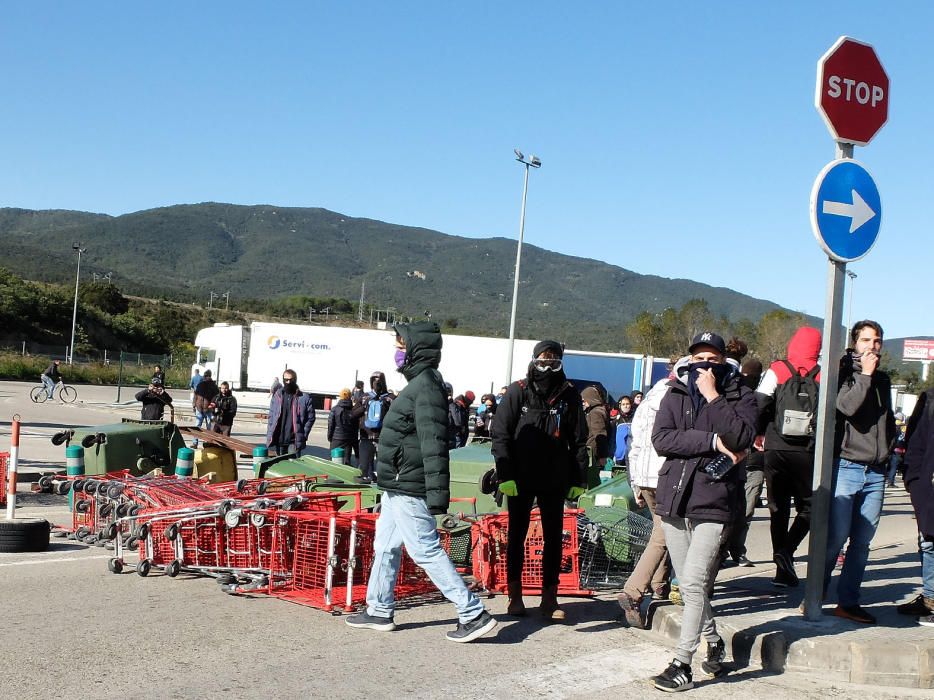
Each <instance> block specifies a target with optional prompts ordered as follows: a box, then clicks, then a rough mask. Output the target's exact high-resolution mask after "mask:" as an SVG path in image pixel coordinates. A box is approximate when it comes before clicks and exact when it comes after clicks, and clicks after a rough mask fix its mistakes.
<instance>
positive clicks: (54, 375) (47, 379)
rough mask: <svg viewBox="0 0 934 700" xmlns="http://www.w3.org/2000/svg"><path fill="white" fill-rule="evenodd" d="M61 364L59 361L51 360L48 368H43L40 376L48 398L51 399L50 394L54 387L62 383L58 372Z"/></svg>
mask: <svg viewBox="0 0 934 700" xmlns="http://www.w3.org/2000/svg"><path fill="white" fill-rule="evenodd" d="M61 364H62V361H61V360H52V362H50V363H49V366H48V367H46V368H45V372H43V373H42V374H41V375H40V377H39V378H40V379H41V380H42V384H43V385H44V386H45V390H46V391H47V392H49V398H50V399H51V398H52V393H53V392H54V391H55V385H56V384H58V383H59V382H60V381H62V375H61V373H60V372H59V371H58V368H59V365H61Z"/></svg>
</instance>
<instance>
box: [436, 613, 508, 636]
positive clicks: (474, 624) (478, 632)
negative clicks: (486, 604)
mask: <svg viewBox="0 0 934 700" xmlns="http://www.w3.org/2000/svg"><path fill="white" fill-rule="evenodd" d="M497 624H498V623H497V622H496V618H495V617H493V616H492V615H490V613H488V612H487V611H486V610H484V611H483V612H482V613H480V614H479V615H477V616H476V617H475V618H474V619H472V620H471V621H470V622H466V623H464V622H458V623H457V629H455V630H454V631H452V632H448V633H447V634H446V635H445V636H446V637H447V639H448V641H450V642H459V643H462V644H463V643H464V642H472V641H473V640H475V639H476V638H477V637H482V636H483V635H485V634H486V633H487V632H490V631H491V630H493V629H494V628H495V627H496V625H497Z"/></svg>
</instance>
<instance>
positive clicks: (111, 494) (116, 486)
mask: <svg viewBox="0 0 934 700" xmlns="http://www.w3.org/2000/svg"><path fill="white" fill-rule="evenodd" d="M123 489H124V484H122V483H121V482H119V481H116V482H114V483H112V484H110V485H109V486H107V497H108V498H120V496H121V495H122V494H123Z"/></svg>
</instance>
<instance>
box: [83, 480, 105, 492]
mask: <svg viewBox="0 0 934 700" xmlns="http://www.w3.org/2000/svg"><path fill="white" fill-rule="evenodd" d="M100 485H101V483H100V482H99V481H95V480H94V479H88V480H87V481H85V482H84V492H85V493H86V494H89V495H91V496H93V495H94V494H95V493H97V487H98V486H100Z"/></svg>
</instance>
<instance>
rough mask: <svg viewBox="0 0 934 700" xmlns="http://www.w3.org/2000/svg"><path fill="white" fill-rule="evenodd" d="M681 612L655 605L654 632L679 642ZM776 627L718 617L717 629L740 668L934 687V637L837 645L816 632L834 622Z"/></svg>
mask: <svg viewBox="0 0 934 700" xmlns="http://www.w3.org/2000/svg"><path fill="white" fill-rule="evenodd" d="M682 610H683V608H682V607H681V606H678V605H664V604H663V605H659V606H657V607H653V609H652V611H651V613H650V614H651V622H652V626H651V632H652V633H654V634H656V635H659V636H661V637H663V638H665V639H666V640H668V641H670V642H672V643H675V644H676V643H677V642H678V639H679V637H680V636H681V615H682ZM791 612H793V611H791V610H789V613H791ZM714 614H715V615H716V608H714ZM774 623H775V624H776V625H780V626H781V627H782V628H787V629H775V630H771V631H766V632H761V633H760V632H756V631H753V630H748V629H745V628H742V627H739V626H737V625H734V624H731V623H730V622H729V618H718V619H717V630H718V631H719V632H720V634H721V636H722V637H723V639H724V641H725V642H726V645H727V648H728V649H729V651H730V653H731V655H732V658H733V661H734V663H737V664H738V665H739V666H740V667H744V666H750V665H751V666H759V667H761V668H762V670H764V671H768V672H770V673H784V672H791V673H805V674H808V675H812V676H813V675H814V673H819V674H821V677H822V678H824V679H827V680H832V681H841V682H848V683H858V684H862V685H876V686H888V687H897V688H923V689H926V688H934V639H932V640H931V641H929V642H920V643H918V642H909V641H904V642H901V643H898V641H897V639H895V640H892V643H889V644H879V643H878V642H875V643H872V642H868V643H867V642H847V641H845V640H839V641H834V640H833V639H832V637H828V636H827V635H826V633H825V634H818V635H815V634H814V633H815V631H818V632H819V631H820V630H825V631H831V630H834V629H835V628H836V625H835V624H834V623H833V622H832V621H831V620H822V621H818V622H807V621H805V620H804V619H803V618H799V617H786V618H783V619H780V620H775V621H774ZM815 628H816V629H815Z"/></svg>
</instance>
